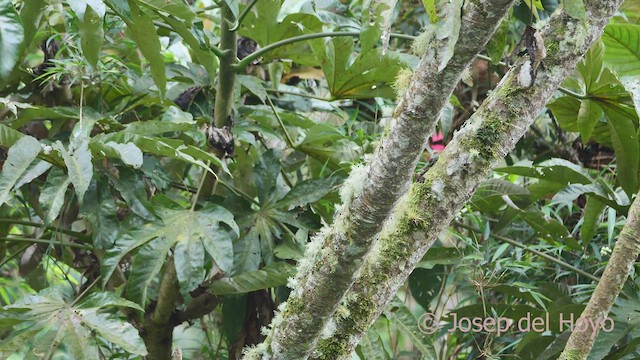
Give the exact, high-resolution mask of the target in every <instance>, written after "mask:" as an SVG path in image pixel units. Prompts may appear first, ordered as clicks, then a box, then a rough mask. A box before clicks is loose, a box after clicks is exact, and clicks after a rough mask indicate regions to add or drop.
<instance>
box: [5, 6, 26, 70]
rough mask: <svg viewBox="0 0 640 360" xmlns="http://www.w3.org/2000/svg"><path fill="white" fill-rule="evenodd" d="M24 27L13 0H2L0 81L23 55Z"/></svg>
mask: <svg viewBox="0 0 640 360" xmlns="http://www.w3.org/2000/svg"><path fill="white" fill-rule="evenodd" d="M23 41H24V27H23V26H22V20H21V19H20V16H19V15H18V13H17V12H16V9H15V8H14V7H13V4H12V3H11V0H0V50H1V51H2V52H1V53H0V81H4V80H6V79H7V77H8V76H9V75H10V74H11V72H12V71H13V68H14V67H15V66H16V64H18V61H20V58H21V56H22V49H23V45H24V44H23Z"/></svg>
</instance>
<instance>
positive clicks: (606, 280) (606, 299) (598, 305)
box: [559, 193, 640, 360]
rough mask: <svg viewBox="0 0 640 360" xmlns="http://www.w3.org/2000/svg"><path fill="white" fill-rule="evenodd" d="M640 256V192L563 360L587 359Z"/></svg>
mask: <svg viewBox="0 0 640 360" xmlns="http://www.w3.org/2000/svg"><path fill="white" fill-rule="evenodd" d="M638 255H640V193H639V194H637V195H636V199H635V200H634V201H633V204H631V208H630V209H629V215H628V216H627V222H626V223H625V224H624V227H623V228H622V231H621V232H620V236H619V237H618V241H616V245H615V248H614V249H613V253H612V254H611V258H610V259H609V263H608V264H607V267H606V268H605V269H604V274H602V278H601V280H600V282H599V283H598V286H597V287H596V290H595V291H594V292H593V294H592V295H591V299H590V300H589V303H588V304H587V307H586V308H585V309H584V311H583V312H582V315H580V318H579V319H578V321H576V326H575V327H574V331H573V332H572V333H571V336H569V340H568V341H567V345H566V346H565V348H564V351H563V352H562V354H561V355H560V358H559V360H583V359H586V358H587V357H588V356H589V353H590V352H591V349H592V348H593V343H594V341H595V340H596V337H597V336H598V333H599V332H600V329H601V326H598V325H597V324H602V323H603V321H604V319H605V318H606V316H607V315H608V314H609V311H610V310H611V307H612V306H613V303H614V302H615V301H616V299H617V298H618V295H619V294H620V291H621V290H622V286H623V285H624V283H625V281H627V278H628V277H629V273H630V272H631V270H632V269H633V264H634V263H635V261H636V259H637V258H638ZM577 324H596V326H593V325H590V326H578V325H577Z"/></svg>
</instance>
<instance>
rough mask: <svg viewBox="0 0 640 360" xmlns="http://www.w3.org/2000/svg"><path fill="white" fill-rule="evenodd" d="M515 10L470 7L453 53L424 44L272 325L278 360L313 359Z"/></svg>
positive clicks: (504, 0)
mask: <svg viewBox="0 0 640 360" xmlns="http://www.w3.org/2000/svg"><path fill="white" fill-rule="evenodd" d="M512 2H513V1H512V0H499V1H488V0H485V1H473V2H471V1H467V2H466V4H465V5H464V8H463V9H462V12H463V14H464V16H463V17H462V19H458V20H459V21H461V29H460V32H461V33H463V34H465V36H464V37H460V38H459V40H458V42H457V43H456V44H455V46H453V42H455V39H447V38H445V39H442V38H440V37H438V36H433V37H432V38H431V39H430V42H429V43H427V44H425V48H426V49H425V50H424V55H423V57H422V59H421V61H420V64H419V65H418V68H417V69H416V71H415V74H414V76H413V78H412V80H411V83H410V85H409V87H408V89H407V91H406V94H405V96H404V97H403V98H402V100H401V101H400V104H399V105H398V108H397V110H396V116H395V125H394V126H393V127H392V128H391V130H390V132H389V133H388V136H386V137H385V138H383V140H382V141H381V143H380V144H379V146H378V148H377V149H376V151H375V154H374V156H373V158H372V160H371V161H370V162H369V164H368V165H367V166H364V167H359V168H357V169H354V170H353V171H352V175H351V176H350V178H349V180H347V183H346V184H345V187H344V189H343V191H342V194H341V195H342V201H343V205H342V210H341V211H339V213H338V215H337V216H336V218H335V220H334V223H333V225H332V227H331V228H330V229H325V230H324V231H323V232H322V233H321V234H320V235H319V236H318V237H317V238H316V239H315V240H314V242H313V243H312V244H311V245H310V246H309V248H310V250H309V251H308V253H307V255H306V257H305V260H303V261H302V262H301V264H300V267H299V269H298V275H297V276H296V279H295V280H294V283H296V285H295V286H294V290H293V291H292V293H291V295H290V297H289V300H288V301H287V305H286V309H285V310H284V311H283V312H282V315H283V318H282V319H281V321H279V322H274V327H273V330H272V333H271V335H270V336H269V337H268V338H267V344H269V345H270V350H268V351H269V353H270V354H271V355H272V356H273V358H275V359H296V360H298V359H304V358H306V357H307V356H308V354H309V351H310V349H312V348H313V346H314V344H315V342H316V341H317V339H318V338H319V335H320V332H321V330H322V328H323V326H324V323H325V321H326V320H327V319H328V318H329V317H330V316H332V314H333V313H334V311H335V309H336V308H337V306H338V304H339V303H340V300H341V299H342V297H343V295H344V293H345V292H346V291H347V290H348V288H349V287H350V286H351V284H352V283H353V274H354V273H355V272H356V270H357V269H358V267H359V266H360V265H361V263H362V257H363V256H364V255H365V254H366V253H367V252H368V251H369V249H370V247H371V244H372V243H373V240H374V239H375V236H376V234H377V233H378V232H379V231H380V229H381V228H382V224H383V222H384V220H385V219H386V218H387V217H388V215H389V213H390V211H391V209H392V208H393V206H394V205H395V204H396V202H397V200H398V199H399V198H400V197H401V196H402V194H404V193H405V192H406V191H407V189H408V187H409V184H410V181H411V179H412V176H413V172H414V171H415V167H416V165H417V162H418V159H419V157H420V155H421V154H422V152H423V151H424V149H425V146H426V143H427V139H428V137H429V135H430V134H431V133H432V132H433V130H434V128H435V124H436V121H437V119H438V117H439V114H440V111H441V109H442V108H443V106H444V105H445V104H446V102H447V100H448V98H449V96H450V94H451V92H452V91H453V89H454V87H455V86H456V85H457V83H458V82H459V80H460V77H461V74H462V72H463V71H464V70H465V69H466V68H467V67H468V66H469V65H470V63H471V62H472V61H473V59H474V58H475V57H476V55H477V54H478V53H479V52H480V51H481V50H482V49H483V48H484V45H485V44H486V43H487V41H488V40H489V39H490V37H491V35H492V34H493V32H494V31H495V29H496V28H497V26H498V24H499V23H500V20H501V19H502V17H503V16H504V15H505V14H506V13H507V11H508V9H509V8H510V6H511V4H512ZM453 3H456V2H453ZM448 6H455V5H448ZM459 10H460V9H458V14H457V16H460V15H459ZM452 26H453V25H452ZM449 41H452V43H448V42H449ZM447 45H449V46H450V47H453V57H451V59H450V60H449V61H448V63H446V66H444V68H441V69H439V66H441V67H442V64H441V61H440V59H441V58H442V57H445V55H444V54H443V52H444V51H446V50H443V49H445V48H447Z"/></svg>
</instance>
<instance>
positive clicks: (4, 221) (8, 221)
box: [0, 218, 90, 240]
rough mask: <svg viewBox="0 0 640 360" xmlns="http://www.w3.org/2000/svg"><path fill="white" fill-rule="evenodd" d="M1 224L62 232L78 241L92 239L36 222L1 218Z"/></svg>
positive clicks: (81, 234)
mask: <svg viewBox="0 0 640 360" xmlns="http://www.w3.org/2000/svg"><path fill="white" fill-rule="evenodd" d="M0 224H14V225H24V226H32V227H37V228H42V229H46V230H52V231H54V232H60V233H63V234H65V235H69V236H73V237H76V238H78V239H83V240H88V239H89V238H90V237H89V236H88V235H85V234H83V233H79V232H76V231H71V230H67V229H62V228H58V227H56V226H51V225H45V224H40V223H35V222H31V221H23V220H17V219H1V218H0Z"/></svg>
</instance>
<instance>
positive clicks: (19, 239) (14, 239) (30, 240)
mask: <svg viewBox="0 0 640 360" xmlns="http://www.w3.org/2000/svg"><path fill="white" fill-rule="evenodd" d="M0 241H8V242H18V243H25V242H26V243H34V244H47V245H50V244H59V245H62V246H68V247H72V248H78V249H88V250H90V249H92V247H91V246H88V245H84V244H76V243H70V242H66V241H53V240H45V239H36V238H26V237H0Z"/></svg>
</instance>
